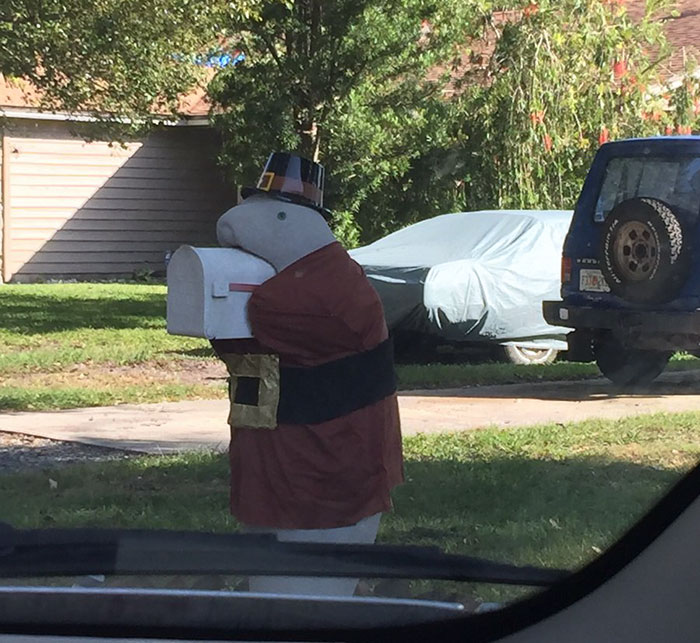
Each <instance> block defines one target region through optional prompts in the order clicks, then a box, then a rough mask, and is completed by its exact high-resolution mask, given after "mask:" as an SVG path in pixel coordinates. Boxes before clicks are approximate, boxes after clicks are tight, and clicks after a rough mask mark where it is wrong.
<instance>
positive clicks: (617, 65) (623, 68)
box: [612, 60, 627, 80]
mask: <svg viewBox="0 0 700 643" xmlns="http://www.w3.org/2000/svg"><path fill="white" fill-rule="evenodd" d="M612 69H613V76H615V78H616V79H618V80H619V79H620V78H622V77H623V76H624V75H625V74H626V73H627V62H626V61H624V60H616V61H615V62H614V63H613V67H612Z"/></svg>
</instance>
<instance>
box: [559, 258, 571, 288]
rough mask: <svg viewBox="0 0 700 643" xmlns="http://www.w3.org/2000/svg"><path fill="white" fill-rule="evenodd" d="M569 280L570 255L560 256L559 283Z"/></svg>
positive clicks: (566, 282) (565, 282)
mask: <svg viewBox="0 0 700 643" xmlns="http://www.w3.org/2000/svg"><path fill="white" fill-rule="evenodd" d="M570 281H571V257H562V258H561V283H563V284H568V283H569V282H570Z"/></svg>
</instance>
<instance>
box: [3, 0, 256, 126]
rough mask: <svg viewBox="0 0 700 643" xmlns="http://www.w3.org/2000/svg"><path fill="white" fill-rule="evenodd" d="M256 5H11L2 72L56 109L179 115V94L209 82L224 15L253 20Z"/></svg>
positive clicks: (139, 1)
mask: <svg viewBox="0 0 700 643" xmlns="http://www.w3.org/2000/svg"><path fill="white" fill-rule="evenodd" d="M253 2H254V0H251V2H243V3H242V4H241V3H238V2H237V3H235V5H234V4H233V3H232V2H228V1H226V0H213V1H211V2H197V1H195V0H5V1H4V2H3V3H2V7H0V73H2V74H3V75H5V76H9V77H14V78H16V79H21V80H18V82H26V83H29V84H30V85H31V86H33V87H34V88H37V89H38V90H39V92H40V94H41V97H42V100H43V104H44V106H45V107H48V108H52V109H61V110H68V111H72V110H82V111H86V110H89V111H93V112H94V113H96V114H100V115H102V116H109V115H118V116H120V117H132V118H143V117H144V116H146V115H149V114H152V113H153V112H155V111H159V112H164V113H173V112H175V111H176V109H177V96H178V94H179V93H180V92H183V91H186V90H187V89H189V88H191V87H192V86H193V85H194V84H196V83H198V82H204V79H203V76H202V71H203V65H202V61H203V60H206V54H207V52H208V51H210V50H211V49H212V48H213V47H215V46H216V45H217V42H218V41H217V35H218V33H219V32H220V30H221V19H222V17H223V16H226V18H227V21H230V18H231V16H234V17H246V16H249V15H250V12H251V10H252V6H253V5H252V3H253Z"/></svg>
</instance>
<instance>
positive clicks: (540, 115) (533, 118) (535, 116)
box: [530, 111, 544, 127]
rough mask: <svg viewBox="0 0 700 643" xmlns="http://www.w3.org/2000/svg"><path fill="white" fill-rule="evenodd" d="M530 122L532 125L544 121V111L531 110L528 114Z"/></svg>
mask: <svg viewBox="0 0 700 643" xmlns="http://www.w3.org/2000/svg"><path fill="white" fill-rule="evenodd" d="M530 122H531V123H532V126H533V127H534V126H535V125H538V124H539V123H544V112H543V111H539V112H532V113H531V114H530Z"/></svg>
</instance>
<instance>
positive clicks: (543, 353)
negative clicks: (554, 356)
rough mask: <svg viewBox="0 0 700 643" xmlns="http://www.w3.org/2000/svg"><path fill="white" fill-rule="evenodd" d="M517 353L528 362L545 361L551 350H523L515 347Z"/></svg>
mask: <svg viewBox="0 0 700 643" xmlns="http://www.w3.org/2000/svg"><path fill="white" fill-rule="evenodd" d="M516 348H517V350H518V352H519V353H520V354H521V355H522V356H523V357H524V358H525V359H527V360H528V361H530V362H538V361H541V360H546V359H547V358H548V357H549V356H550V355H551V353H552V349H551V348H525V347H523V346H516Z"/></svg>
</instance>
